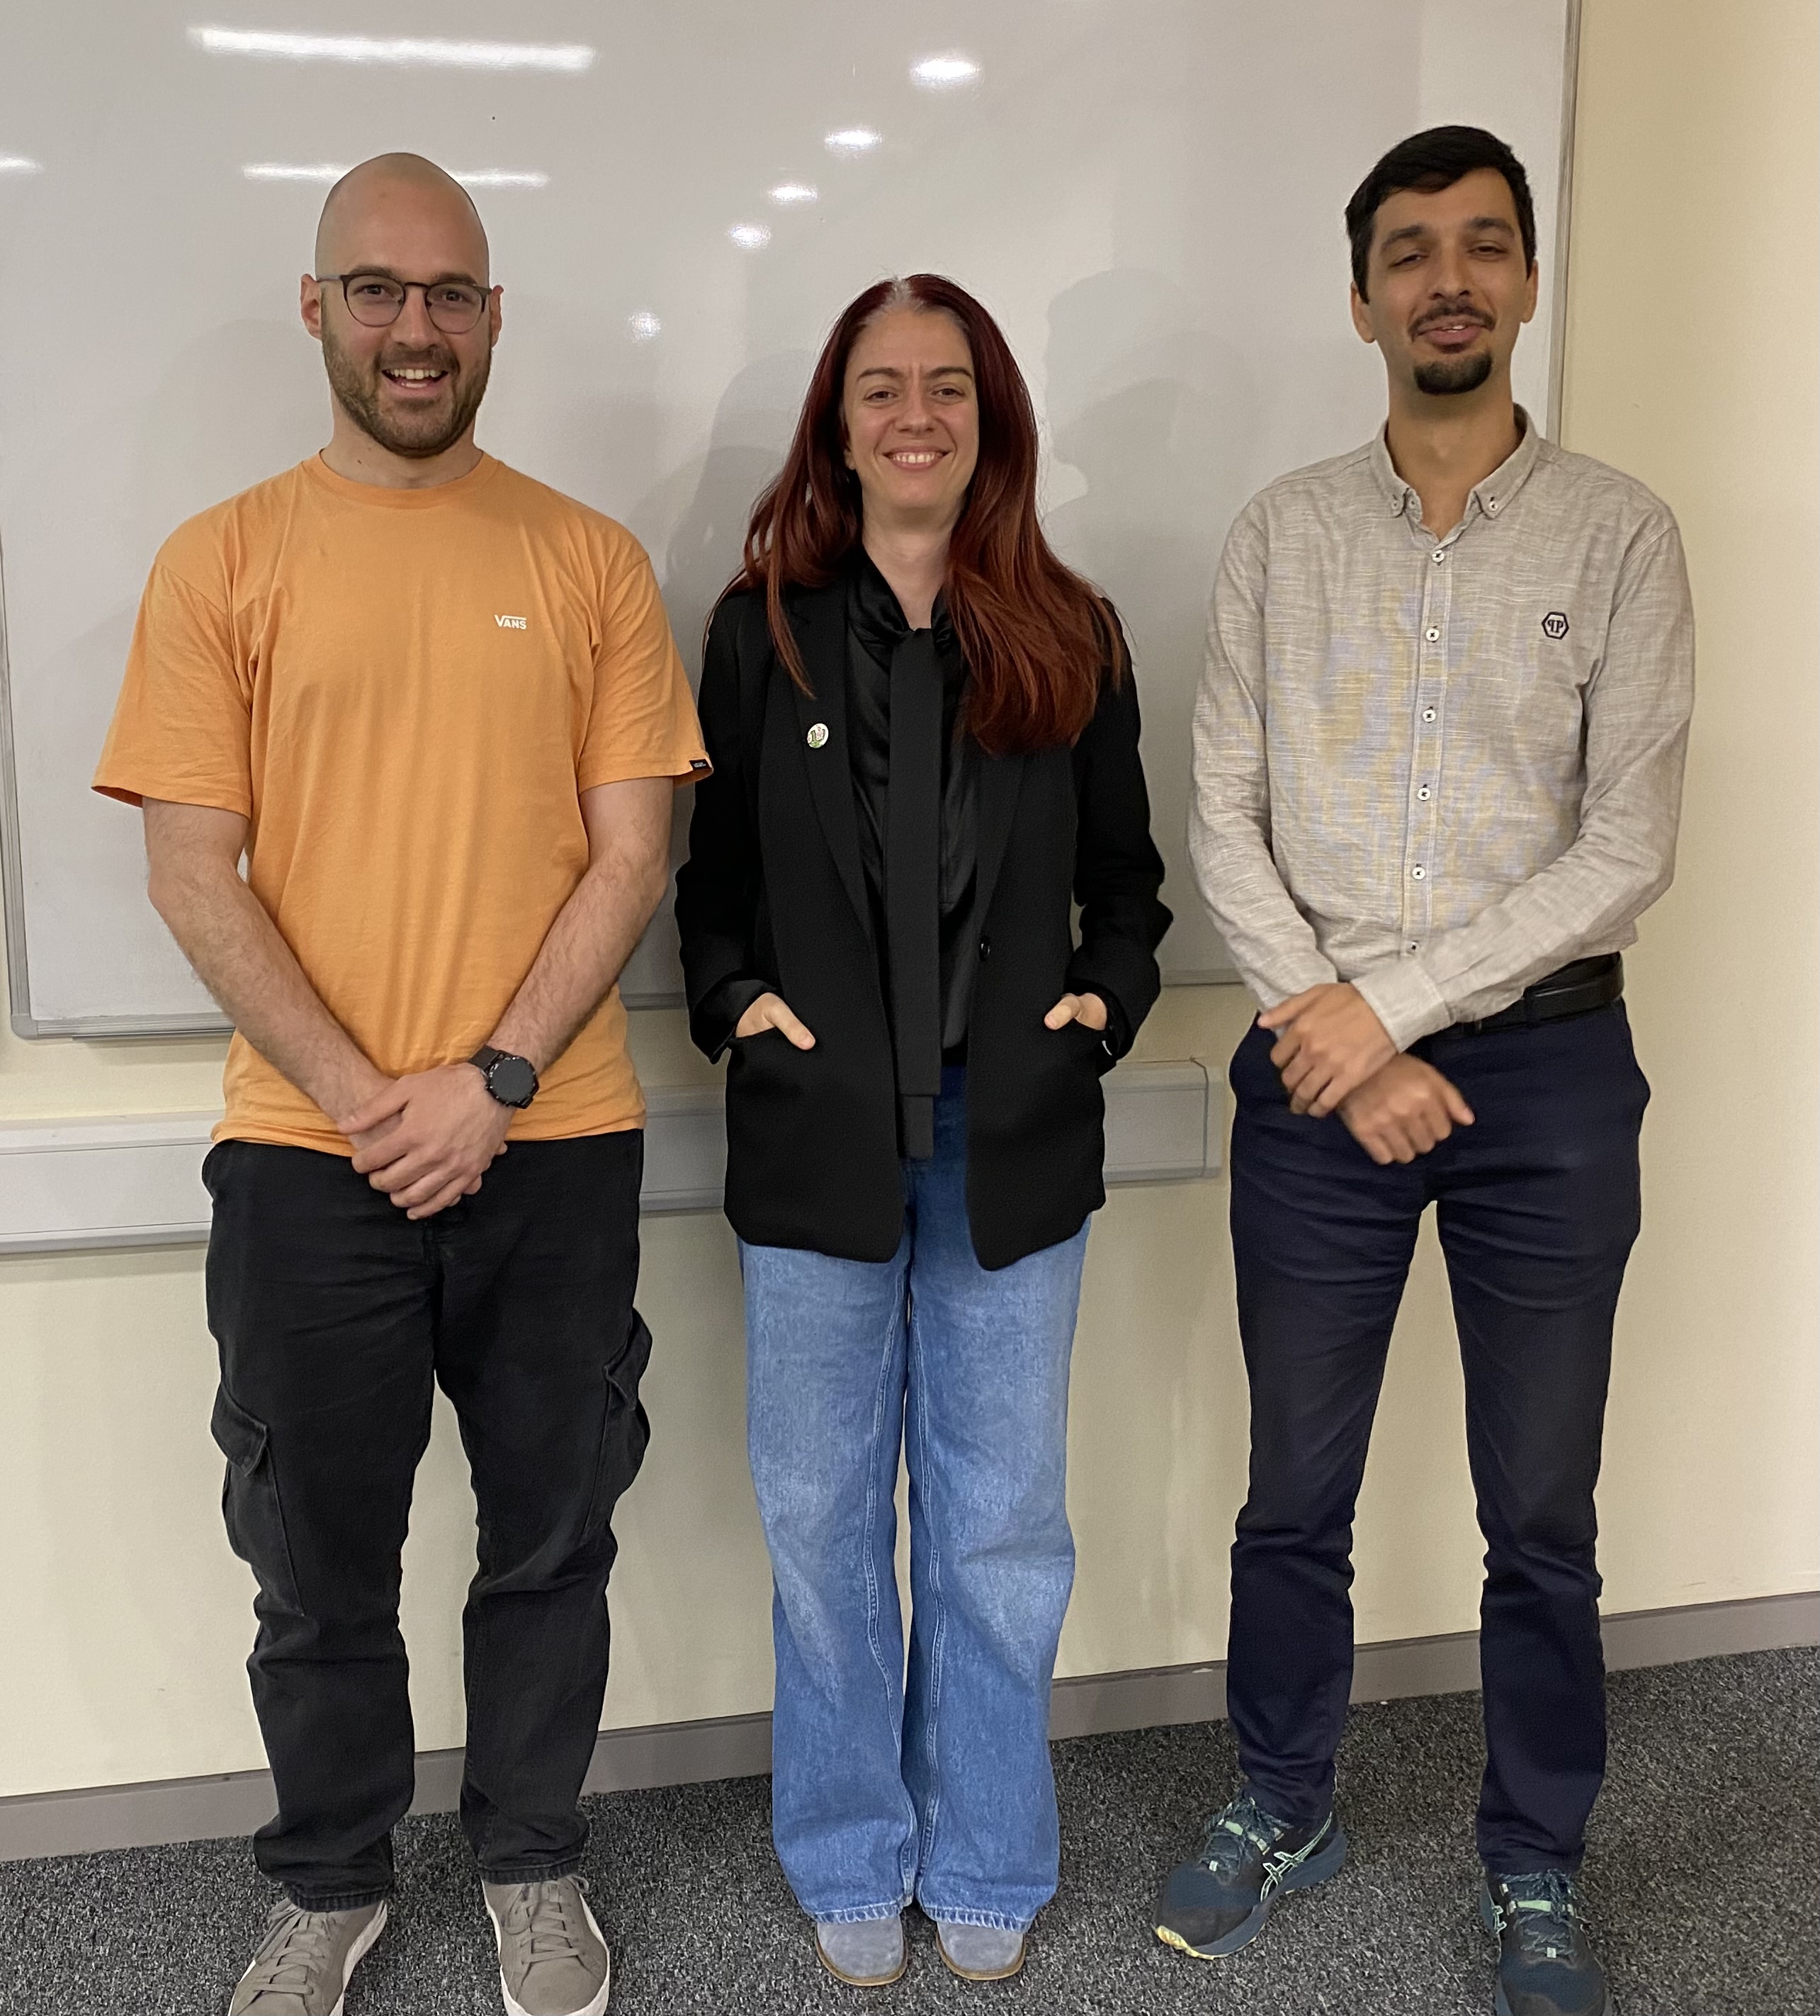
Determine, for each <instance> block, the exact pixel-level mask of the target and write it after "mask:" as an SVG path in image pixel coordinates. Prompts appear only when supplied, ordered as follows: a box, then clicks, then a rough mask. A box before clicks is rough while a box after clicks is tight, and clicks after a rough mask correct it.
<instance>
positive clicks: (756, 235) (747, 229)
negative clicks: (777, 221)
mask: <svg viewBox="0 0 1820 2016" xmlns="http://www.w3.org/2000/svg"><path fill="white" fill-rule="evenodd" d="M727 236H728V237H729V238H730V239H732V241H733V243H735V244H736V245H737V246H738V247H739V249H740V250H742V251H743V252H756V251H757V250H758V249H759V248H760V247H761V246H764V245H768V244H769V243H771V231H770V228H769V226H768V225H763V224H736V225H732V226H731V227H730V228H729V229H728V232H727Z"/></svg>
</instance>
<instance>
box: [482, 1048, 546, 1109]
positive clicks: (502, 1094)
mask: <svg viewBox="0 0 1820 2016" xmlns="http://www.w3.org/2000/svg"><path fill="white" fill-rule="evenodd" d="M487 1090H488V1091H489V1092H491V1093H492V1095H493V1096H494V1097H495V1099H496V1100H498V1101H499V1103H501V1104H502V1106H528V1105H530V1103H531V1094H532V1093H534V1092H535V1091H536V1090H537V1073H536V1072H535V1071H533V1070H532V1069H531V1066H530V1065H529V1064H527V1063H526V1061H525V1060H524V1059H523V1057H501V1058H498V1060H496V1061H495V1063H494V1064H492V1065H491V1067H489V1069H488V1071H487Z"/></svg>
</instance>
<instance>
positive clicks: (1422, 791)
mask: <svg viewBox="0 0 1820 2016" xmlns="http://www.w3.org/2000/svg"><path fill="white" fill-rule="evenodd" d="M1415 795H1416V796H1417V797H1419V799H1421V801H1422V802H1423V804H1424V805H1426V804H1427V802H1428V801H1429V800H1430V798H1432V797H1433V796H1434V794H1433V792H1432V791H1431V790H1430V789H1429V788H1428V787H1427V786H1426V784H1423V785H1422V786H1420V787H1419V788H1418V790H1417V791H1416V794H1415Z"/></svg>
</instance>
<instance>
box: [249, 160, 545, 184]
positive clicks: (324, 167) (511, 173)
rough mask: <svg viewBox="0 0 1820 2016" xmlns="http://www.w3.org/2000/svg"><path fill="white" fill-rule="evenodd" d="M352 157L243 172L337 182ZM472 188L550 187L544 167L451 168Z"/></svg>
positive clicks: (252, 164) (260, 178) (271, 164)
mask: <svg viewBox="0 0 1820 2016" xmlns="http://www.w3.org/2000/svg"><path fill="white" fill-rule="evenodd" d="M353 166H354V164H353V163H352V162H351V161H249V162H248V163H247V164H246V167H243V169H242V170H241V171H240V172H241V174H242V175H244V176H245V177H246V179H247V181H248V182H340V179H341V178H342V177H343V175H346V174H347V172H348V171H349V170H350V169H351V168H352V167H353ZM449 172H450V174H451V175H453V176H454V177H455V180H456V181H457V182H460V183H462V184H463V185H465V186H466V188H469V189H548V188H549V185H550V178H549V176H548V175H545V173H544V171H543V170H542V169H541V168H451V170H450V171H449Z"/></svg>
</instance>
